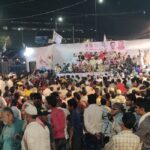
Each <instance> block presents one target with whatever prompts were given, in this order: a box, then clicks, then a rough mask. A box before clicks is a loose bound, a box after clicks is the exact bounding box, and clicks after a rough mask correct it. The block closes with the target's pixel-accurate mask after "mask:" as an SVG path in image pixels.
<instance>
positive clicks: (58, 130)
mask: <svg viewBox="0 0 150 150" xmlns="http://www.w3.org/2000/svg"><path fill="white" fill-rule="evenodd" d="M65 124H66V119H65V113H64V112H63V110H61V109H59V108H53V109H52V112H51V125H52V132H53V135H54V138H55V139H62V138H65V133H64V131H65Z"/></svg>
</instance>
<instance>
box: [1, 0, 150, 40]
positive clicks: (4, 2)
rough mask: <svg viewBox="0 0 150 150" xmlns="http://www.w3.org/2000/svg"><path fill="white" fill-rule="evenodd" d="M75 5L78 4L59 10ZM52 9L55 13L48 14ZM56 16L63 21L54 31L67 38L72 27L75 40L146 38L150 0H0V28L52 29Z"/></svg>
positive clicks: (147, 34)
mask: <svg viewBox="0 0 150 150" xmlns="http://www.w3.org/2000/svg"><path fill="white" fill-rule="evenodd" d="M78 2H81V4H79V5H76V6H74V7H71V8H67V9H63V10H59V9H61V8H64V7H67V6H71V5H73V4H75V3H76V4H77V3H78ZM95 2H96V3H95ZM95 8H96V9H95ZM53 10H58V11H54V12H53V13H49V12H50V11H53ZM45 12H46V13H47V14H45V15H39V16H36V15H37V14H41V13H45ZM32 15H35V17H30V16H32ZM59 16H62V17H63V18H64V21H63V23H62V24H61V25H58V27H59V31H58V32H59V33H61V34H62V35H63V36H64V37H70V36H71V33H69V29H70V32H72V31H71V29H72V26H75V37H85V38H93V39H95V40H102V39H103V35H104V34H106V36H107V37H108V38H109V39H125V40H132V39H139V38H150V0H104V3H103V4H100V3H99V2H98V0H97V1H95V0H85V1H83V0H0V28H1V29H2V27H3V26H8V29H9V27H10V28H12V27H15V26H16V27H24V28H26V29H28V28H50V29H51V30H52V29H53V28H54V27H55V20H56V18H57V17H59ZM46 23H47V24H46ZM49 23H50V24H49ZM9 31H10V30H9ZM2 32H4V31H2V30H1V32H0V33H2ZM7 32H8V31H7ZM47 33H50V31H47V32H46V31H45V32H44V34H47ZM26 34H27V33H26ZM36 34H37V32H36Z"/></svg>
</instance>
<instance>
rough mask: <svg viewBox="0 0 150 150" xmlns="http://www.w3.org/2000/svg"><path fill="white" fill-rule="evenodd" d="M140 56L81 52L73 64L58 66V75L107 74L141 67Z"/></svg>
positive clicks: (123, 53)
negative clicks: (112, 71)
mask: <svg viewBox="0 0 150 150" xmlns="http://www.w3.org/2000/svg"><path fill="white" fill-rule="evenodd" d="M141 63H143V62H141V58H140V53H139V55H135V56H132V57H131V56H130V55H128V54H127V53H125V52H117V51H100V52H85V53H83V52H79V53H77V54H75V53H74V54H73V58H72V61H71V62H68V63H66V62H65V63H64V64H63V65H62V66H61V65H60V64H56V66H55V71H56V72H57V73H60V72H61V73H85V72H107V71H111V70H115V71H117V70H119V69H122V68H126V69H127V70H130V69H131V67H137V66H139V65H140V66H141ZM128 68H129V69H128Z"/></svg>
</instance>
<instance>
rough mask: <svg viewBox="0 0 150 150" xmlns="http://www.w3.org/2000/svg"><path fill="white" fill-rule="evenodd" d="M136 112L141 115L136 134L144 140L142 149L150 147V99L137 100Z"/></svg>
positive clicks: (145, 149)
mask: <svg viewBox="0 0 150 150" xmlns="http://www.w3.org/2000/svg"><path fill="white" fill-rule="evenodd" d="M135 110H136V112H137V114H139V115H140V116H141V118H140V120H139V124H138V129H137V131H136V135H138V136H139V137H140V139H141V141H142V143H143V144H142V150H149V149H150V100H149V99H141V100H140V101H137V102H136V109H135Z"/></svg>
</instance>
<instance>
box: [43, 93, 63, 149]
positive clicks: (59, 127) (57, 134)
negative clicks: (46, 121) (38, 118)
mask: <svg viewBox="0 0 150 150" xmlns="http://www.w3.org/2000/svg"><path fill="white" fill-rule="evenodd" d="M46 100H47V103H48V105H49V108H50V109H51V116H50V122H51V127H52V132H53V136H54V139H55V145H56V150H66V139H65V127H66V118H65V113H64V112H63V110H61V109H60V108H58V107H57V104H58V99H57V98H56V96H54V95H51V96H48V97H46Z"/></svg>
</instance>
